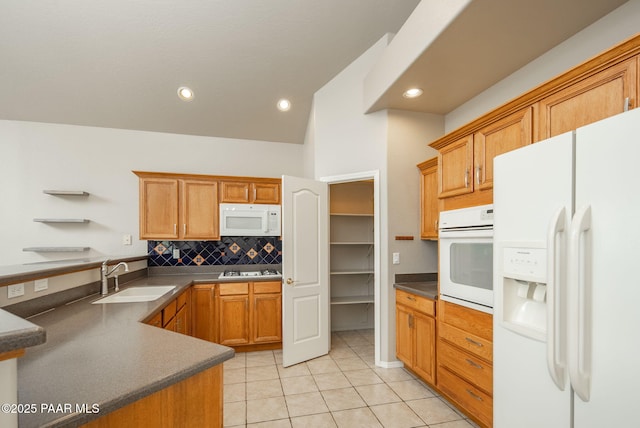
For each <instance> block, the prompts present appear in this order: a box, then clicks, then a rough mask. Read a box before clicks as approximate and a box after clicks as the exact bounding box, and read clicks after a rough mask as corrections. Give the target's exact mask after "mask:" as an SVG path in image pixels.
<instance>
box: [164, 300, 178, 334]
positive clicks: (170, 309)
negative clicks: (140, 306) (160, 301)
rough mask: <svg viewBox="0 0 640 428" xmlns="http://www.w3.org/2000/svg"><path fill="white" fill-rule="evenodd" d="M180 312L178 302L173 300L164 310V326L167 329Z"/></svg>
mask: <svg viewBox="0 0 640 428" xmlns="http://www.w3.org/2000/svg"><path fill="white" fill-rule="evenodd" d="M177 311H178V304H177V301H176V300H173V301H172V302H171V303H169V304H168V305H167V306H165V307H164V309H163V310H162V326H163V327H165V326H166V325H167V323H169V321H171V319H172V318H173V317H175V316H176V312H177Z"/></svg>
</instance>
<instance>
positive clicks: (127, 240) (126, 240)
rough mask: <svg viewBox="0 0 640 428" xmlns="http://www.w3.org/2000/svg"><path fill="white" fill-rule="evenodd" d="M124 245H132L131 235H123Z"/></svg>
mask: <svg viewBox="0 0 640 428" xmlns="http://www.w3.org/2000/svg"><path fill="white" fill-rule="evenodd" d="M122 245H131V235H129V234H126V235H122Z"/></svg>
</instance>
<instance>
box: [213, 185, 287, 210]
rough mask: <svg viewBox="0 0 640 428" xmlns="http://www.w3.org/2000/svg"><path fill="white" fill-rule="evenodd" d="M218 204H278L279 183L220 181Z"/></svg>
mask: <svg viewBox="0 0 640 428" xmlns="http://www.w3.org/2000/svg"><path fill="white" fill-rule="evenodd" d="M220 202H224V203H239V204H276V205H277V204H279V203H280V183H279V182H278V183H276V182H268V181H264V182H263V181H253V182H252V181H221V182H220Z"/></svg>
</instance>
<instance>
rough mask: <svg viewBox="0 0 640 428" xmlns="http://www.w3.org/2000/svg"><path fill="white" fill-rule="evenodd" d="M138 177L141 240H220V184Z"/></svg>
mask: <svg viewBox="0 0 640 428" xmlns="http://www.w3.org/2000/svg"><path fill="white" fill-rule="evenodd" d="M137 174H138V176H139V177H140V239H158V240H165V239H169V240H181V239H185V240H186V239H197V240H217V239H220V232H219V228H220V225H219V220H218V215H219V214H218V207H219V204H218V183H217V181H216V180H205V179H202V180H200V179H189V178H184V179H182V178H174V177H168V176H167V177H160V176H158V174H157V173H137Z"/></svg>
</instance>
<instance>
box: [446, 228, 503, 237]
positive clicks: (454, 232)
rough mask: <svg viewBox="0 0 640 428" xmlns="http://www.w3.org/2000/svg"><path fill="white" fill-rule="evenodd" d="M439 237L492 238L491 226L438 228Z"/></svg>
mask: <svg viewBox="0 0 640 428" xmlns="http://www.w3.org/2000/svg"><path fill="white" fill-rule="evenodd" d="M439 235H440V239H456V238H493V226H488V228H486V229H485V228H482V229H440V234H439Z"/></svg>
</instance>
